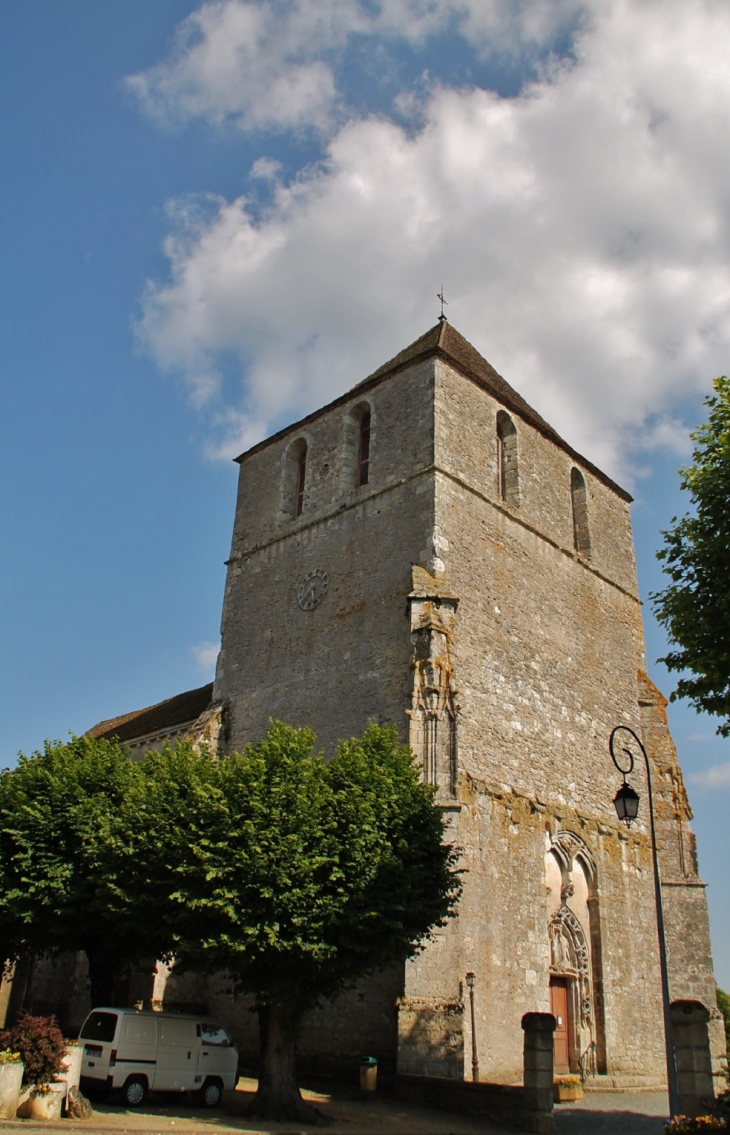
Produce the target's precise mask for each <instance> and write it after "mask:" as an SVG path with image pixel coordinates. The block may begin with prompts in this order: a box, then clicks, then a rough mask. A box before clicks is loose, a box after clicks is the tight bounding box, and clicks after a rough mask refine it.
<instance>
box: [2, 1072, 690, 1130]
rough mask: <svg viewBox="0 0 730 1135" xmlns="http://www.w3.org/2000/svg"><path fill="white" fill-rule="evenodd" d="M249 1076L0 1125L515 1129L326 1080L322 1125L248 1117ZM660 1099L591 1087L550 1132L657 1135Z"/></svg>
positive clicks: (314, 1095)
mask: <svg viewBox="0 0 730 1135" xmlns="http://www.w3.org/2000/svg"><path fill="white" fill-rule="evenodd" d="M255 1087H256V1085H255V1081H253V1080H240V1081H239V1085H238V1088H237V1089H236V1091H235V1092H227V1093H226V1095H225V1098H224V1101H223V1104H222V1106H221V1107H220V1108H218V1109H216V1110H215V1111H212V1112H210V1111H202V1110H201V1109H199V1108H196V1107H193V1106H192V1105H191V1104H189V1103H185V1102H183V1101H180V1102H175V1103H174V1104H166V1103H164V1102H160V1103H157V1102H154V1103H152V1102H150V1103H148V1104H147V1105H145V1108H144V1110H137V1109H134V1110H125V1109H124V1108H123V1107H119V1106H115V1105H114V1104H98V1105H97V1106H96V1108H95V1112H94V1117H93V1118H92V1119H91V1120H89V1121H87V1122H86V1123H77V1122H73V1121H71V1120H62V1122H61V1123H60V1125H54V1126H53V1127H51V1126H49V1125H47V1124H42V1123H34V1122H33V1121H31V1120H16V1121H8V1120H5V1121H1V1120H0V1132H1V1131H2V1128H15V1129H16V1130H17V1128H18V1126H20V1125H21V1124H22V1126H23V1130H28V1131H29V1132H30V1131H37V1132H40V1131H49V1132H50V1131H55V1133H56V1135H70V1133H72V1132H73V1133H78V1135H81V1133H83V1135H142V1133H145V1135H234V1133H238V1135H244V1133H245V1135H300V1133H301V1135H323V1132H324V1133H326V1135H515V1131H514V1129H513V1128H506V1127H501V1126H498V1125H495V1124H491V1123H487V1122H485V1121H484V1120H482V1119H476V1118H472V1117H470V1116H464V1115H456V1114H454V1113H452V1112H445V1111H436V1110H432V1109H425V1108H417V1107H413V1106H410V1105H408V1106H406V1105H404V1104H401V1103H399V1102H398V1100H397V1099H396V1098H395V1097H394V1096H393V1095H392V1094H390V1093H388V1092H377V1093H375V1094H374V1095H362V1094H360V1092H358V1091H356V1090H350V1089H347V1088H342V1087H341V1086H337V1087H333V1088H332V1090H331V1092H315V1091H305V1092H304V1093H303V1094H304V1096H305V1098H306V1099H308V1100H311V1101H312V1102H313V1103H314V1104H315V1105H316V1106H317V1107H318V1108H320V1109H321V1110H322V1112H323V1113H324V1114H325V1115H326V1116H327V1117H328V1118H329V1120H330V1123H329V1124H328V1126H327V1127H325V1128H324V1129H323V1128H322V1127H303V1126H301V1125H298V1124H282V1123H265V1124H262V1123H260V1122H259V1121H255V1122H252V1121H251V1120H249V1119H247V1118H246V1116H245V1114H244V1113H245V1110H246V1107H247V1106H248V1104H249V1103H250V1101H251V1098H252V1093H253V1091H254V1090H255ZM666 1109H667V1098H666V1094H665V1093H663V1092H642V1093H637V1094H636V1095H624V1094H623V1093H621V1094H618V1093H613V1092H612V1093H608V1092H607V1093H591V1094H590V1095H588V1096H586V1098H585V1099H584V1100H583V1102H581V1103H577V1104H560V1105H559V1106H557V1107H556V1109H555V1115H556V1133H557V1135H662V1132H663V1121H664V1118H665V1116H666Z"/></svg>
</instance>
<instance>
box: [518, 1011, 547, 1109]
mask: <svg viewBox="0 0 730 1135" xmlns="http://www.w3.org/2000/svg"><path fill="white" fill-rule="evenodd" d="M522 1028H523V1029H524V1032H525V1048H524V1069H525V1071H524V1084H525V1086H524V1088H523V1098H524V1102H525V1129H526V1130H527V1131H554V1130H555V1119H554V1117H553V1033H554V1032H555V1017H554V1016H553V1015H552V1013H525V1015H524V1017H523V1018H522Z"/></svg>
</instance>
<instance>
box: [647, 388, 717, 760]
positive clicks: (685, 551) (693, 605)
mask: <svg viewBox="0 0 730 1135" xmlns="http://www.w3.org/2000/svg"><path fill="white" fill-rule="evenodd" d="M713 385H714V388H715V393H714V395H713V396H711V397H709V398H707V399H706V400H705V405H706V406H707V407H708V409H709V419H708V421H707V423H706V424H705V425H702V426H699V428H698V429H697V430H695V431H694V433H693V434H692V435H691V436H692V439H693V441H694V442H695V448H694V451H693V462H692V464H691V465H689V466H688V467H687V468H685V469H680V476H681V486H682V488H683V489H686V490H687V491H688V492H689V494H690V498H691V501H692V504H693V505H694V513H692V514H689V513H688V514H687V515H685V516H683V517H682V518H681V519H679V520H678V519H677V518H676V517H673V518H672V522H671V523H672V527H671V528H670V529H669V531H668V532H664V533H663V536H664V547H663V548H662V549H661V550H660V551H659V552H658V553H657V558H658V559H660V560H662V561H663V570H664V572H665V574H666V575H667V576H668V577H669V580H670V583H669V584H668V586H667V587H666V588H665V589H664V590H663V591H659V592H655V593H654V594H653V595H652V596H651V600H652V603H653V606H654V612H655V614H656V617H657V619H658V620H659V622H660V623H662V624H663V626H664V627H665V628H666V630H667V633H668V635H669V639H670V642H671V643H673V644H675V645H676V646H677V647H678V648H679V649H677V650H673V651H670V653H669V654H667V655H666V657H664V658H662V659H660V661H661V662H664V664H665V665H666V666H667V668H668V669H669V670H674V671H678V672H682V677H681V678H680V679H679V681H678V683H677V688H676V690H675V691H674V693H673V694H672V695H671V696H672V700H674V699H676V698H688V699H689V701H690V703H691V704H692V705H693V706H694V708H695V709H696V711H697V712H698V713H700V712H703V711H704V712H705V713H710V714H714V715H715V716H718V717H722V718H723V719H724V720H723V721H722V722H721V724H720V725H719V726H718V729H717V732H718V733H721V734H722V735H723V736H725V737H727V736H730V381H729V380H728V378H727V377H725V376H723V377H721V378H716V379H715V382H714V384H713Z"/></svg>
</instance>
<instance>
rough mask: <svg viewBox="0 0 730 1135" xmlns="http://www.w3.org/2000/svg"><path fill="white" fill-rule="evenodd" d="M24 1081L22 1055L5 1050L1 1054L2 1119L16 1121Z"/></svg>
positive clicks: (0, 1115) (0, 1111) (0, 1110)
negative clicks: (21, 1086)
mask: <svg viewBox="0 0 730 1135" xmlns="http://www.w3.org/2000/svg"><path fill="white" fill-rule="evenodd" d="M22 1080H23V1060H22V1058H21V1055H20V1053H19V1052H13V1050H12V1049H11V1048H4V1049H3V1050H2V1052H0V1119H15V1113H16V1111H17V1110H18V1097H19V1095H20V1085H21V1083H22Z"/></svg>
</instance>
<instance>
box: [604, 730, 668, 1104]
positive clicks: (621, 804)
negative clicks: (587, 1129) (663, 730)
mask: <svg viewBox="0 0 730 1135" xmlns="http://www.w3.org/2000/svg"><path fill="white" fill-rule="evenodd" d="M626 733H627V734H628V735H629V737H630V738H631V739H632V740H633V742H634V744H635V745H636V746H638V749H639V752H640V753H641V755H642V757H643V758H644V764H645V765H646V783H647V788H648V791H649V826H650V829H651V853H652V859H653V862H654V897H655V900H656V928H657V936H658V938H659V967H660V969H661V975H662V1005H663V1009H664V1044H665V1047H666V1053H667V1084H668V1086H669V1111H670V1113H671V1116H672V1118H674V1116H675V1115H679V1088H678V1086H677V1067H676V1065H675V1063H674V1043H673V1041H672V1014H671V1008H670V1005H671V1003H670V1000H669V974H668V972H667V945H666V940H665V936H664V909H663V907H662V884H661V879H660V877H659V859H658V857H657V846H656V829H655V827H654V800H653V797H652V792H651V768H650V767H649V758H648V757H647V755H646V749H645V748H644V746H643V745H642V743H641V741H640V740H639V738H638V737H637V735H636V734H635V733H634V731H633V729H629V727H628V725H617V726H616V728H615V729H614V730H613V732H612V733H611V736H610V738H609V742H608V748H609V751H610V753H611V760H612V761H613V763H614V765H615V766H616V768H617V769H618V771H619V772H620V773H621V775H622V776H623V778H624V782H623V784H622V785H621V787H620V788H619V790H618V792H617V793H616V795H615V797H614V801H613V803H614V807H615V808H616V814H617V816H618V818H619V820H620V821H621V823H623V824H626V827H627V828H630V827H631V824H632V822H633V821H634V820H635V819H636V817H637V815H638V813H639V799H640V798H639V794H638V792H636V791H635V789H633V788H632V787H631V785H630V784H629V783H628V781H627V780H626V777H627V776H630V775H631V773H632V772H633V771H634V754H633V752H632V751H631V749H630V748H627V744H629V743H630V742H628V738H626V737H622V736H621V734H626ZM622 742H623V743H622ZM616 749H618V750H619V752H620V753H621V754H623V760H624V764H626V765H627V767H626V768H624V767H623V765H622V764H620V763H619V760H618V758H617V756H616Z"/></svg>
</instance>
